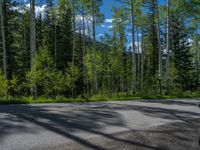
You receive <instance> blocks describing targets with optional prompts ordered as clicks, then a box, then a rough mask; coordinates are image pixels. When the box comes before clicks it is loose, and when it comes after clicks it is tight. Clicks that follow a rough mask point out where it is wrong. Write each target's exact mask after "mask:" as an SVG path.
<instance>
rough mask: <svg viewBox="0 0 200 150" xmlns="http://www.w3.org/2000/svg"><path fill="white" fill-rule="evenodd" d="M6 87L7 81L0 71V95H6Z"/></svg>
mask: <svg viewBox="0 0 200 150" xmlns="http://www.w3.org/2000/svg"><path fill="white" fill-rule="evenodd" d="M8 89H9V86H8V81H7V80H5V79H4V76H3V74H2V73H1V72H0V97H7V95H8Z"/></svg>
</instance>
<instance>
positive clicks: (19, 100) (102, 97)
mask: <svg viewBox="0 0 200 150" xmlns="http://www.w3.org/2000/svg"><path fill="white" fill-rule="evenodd" d="M174 98H200V93H197V92H195V93H193V92H190V91H188V92H187V91H186V92H184V93H175V94H170V95H169V96H164V95H163V96H160V95H140V94H135V95H131V94H127V93H116V94H113V95H112V96H108V95H106V94H97V95H95V96H92V97H90V98H80V97H79V98H66V97H62V96H58V97H56V98H45V97H38V98H33V97H16V98H13V97H9V98H7V99H0V104H42V103H69V102H98V101H124V100H143V99H174Z"/></svg>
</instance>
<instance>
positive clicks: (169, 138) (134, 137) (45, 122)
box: [0, 99, 200, 150]
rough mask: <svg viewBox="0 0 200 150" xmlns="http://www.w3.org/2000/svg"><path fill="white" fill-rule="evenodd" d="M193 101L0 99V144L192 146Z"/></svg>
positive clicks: (19, 149)
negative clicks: (13, 102)
mask: <svg viewBox="0 0 200 150" xmlns="http://www.w3.org/2000/svg"><path fill="white" fill-rule="evenodd" d="M198 103H200V100H186V99H185V100H146V101H145V100H144V101H142V102H134V101H119V102H97V103H69V104H38V105H1V106H0V150H24V149H35V150H39V149H46V150H56V149H59V150H90V149H97V150H107V149H109V150H110V149H113V150H118V149H119V150H121V149H122V150H123V149H124V150H127V149H130V150H134V149H136V150H140V149H141V150H146V149H147V150H148V149H155V150H168V149H173V150H193V149H194V150H198V149H200V147H199V146H198V130H199V128H200V109H199V108H198Z"/></svg>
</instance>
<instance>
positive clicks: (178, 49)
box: [170, 14, 193, 90]
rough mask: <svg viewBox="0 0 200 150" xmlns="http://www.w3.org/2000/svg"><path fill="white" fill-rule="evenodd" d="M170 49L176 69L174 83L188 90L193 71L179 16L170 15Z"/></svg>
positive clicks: (189, 48)
mask: <svg viewBox="0 0 200 150" xmlns="http://www.w3.org/2000/svg"><path fill="white" fill-rule="evenodd" d="M170 35H171V42H170V47H171V49H172V51H173V53H174V63H175V68H176V69H177V79H176V82H177V83H178V84H179V85H180V86H181V88H182V89H183V90H190V88H191V84H192V77H191V71H192V69H193V64H192V55H191V52H190V50H191V47H190V43H189V42H188V36H187V31H186V27H185V25H184V22H183V21H182V19H181V16H180V15H177V14H173V15H171V26H170Z"/></svg>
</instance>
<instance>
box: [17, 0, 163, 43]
mask: <svg viewBox="0 0 200 150" xmlns="http://www.w3.org/2000/svg"><path fill="white" fill-rule="evenodd" d="M18 1H19V2H24V1H26V2H27V3H29V1H30V0H18ZM41 1H43V0H36V3H37V2H41ZM165 3H166V0H159V5H163V4H165ZM120 5H121V3H120V2H118V1H117V0H103V5H102V6H101V12H102V13H103V14H104V16H105V21H104V23H103V24H102V25H98V26H97V27H96V30H97V31H96V33H97V39H99V38H100V37H101V36H103V35H104V34H105V33H110V27H111V26H112V22H111V18H112V15H113V13H112V8H113V7H119V6H120ZM127 40H128V41H127V45H128V44H129V43H131V34H130V33H128V32H127Z"/></svg>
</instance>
